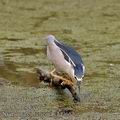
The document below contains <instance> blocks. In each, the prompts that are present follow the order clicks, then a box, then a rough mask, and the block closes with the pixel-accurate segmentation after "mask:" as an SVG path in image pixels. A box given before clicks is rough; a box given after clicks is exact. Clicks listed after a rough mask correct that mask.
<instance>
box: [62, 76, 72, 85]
mask: <svg viewBox="0 0 120 120" xmlns="http://www.w3.org/2000/svg"><path fill="white" fill-rule="evenodd" d="M61 85H62V86H66V85H68V86H73V82H71V81H70V80H67V79H66V80H65V78H64V79H63V82H62V83H61Z"/></svg>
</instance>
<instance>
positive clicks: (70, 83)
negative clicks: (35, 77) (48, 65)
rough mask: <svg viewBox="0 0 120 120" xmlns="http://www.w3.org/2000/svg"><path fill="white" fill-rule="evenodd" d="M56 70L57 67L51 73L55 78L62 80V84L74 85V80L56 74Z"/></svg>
mask: <svg viewBox="0 0 120 120" xmlns="http://www.w3.org/2000/svg"><path fill="white" fill-rule="evenodd" d="M54 72H55V69H54V70H52V71H51V73H50V74H51V76H52V77H54V78H57V79H60V80H62V83H61V85H62V86H65V85H72V86H73V82H72V81H70V80H68V79H66V78H64V77H61V76H59V75H56V74H54Z"/></svg>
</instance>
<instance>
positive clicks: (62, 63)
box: [47, 43, 73, 76]
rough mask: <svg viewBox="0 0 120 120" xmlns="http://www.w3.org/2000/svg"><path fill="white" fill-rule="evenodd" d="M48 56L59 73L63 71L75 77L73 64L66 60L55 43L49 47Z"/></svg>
mask: <svg viewBox="0 0 120 120" xmlns="http://www.w3.org/2000/svg"><path fill="white" fill-rule="evenodd" d="M47 56H48V58H49V59H50V60H51V62H52V63H53V64H54V65H55V67H56V69H57V70H58V71H63V72H66V73H68V74H69V75H70V76H71V75H72V76H73V69H72V66H71V64H70V63H68V62H67V61H66V60H65V59H64V56H63V53H62V52H61V50H60V49H59V47H58V46H57V45H56V44H55V43H52V44H49V45H48V46H47Z"/></svg>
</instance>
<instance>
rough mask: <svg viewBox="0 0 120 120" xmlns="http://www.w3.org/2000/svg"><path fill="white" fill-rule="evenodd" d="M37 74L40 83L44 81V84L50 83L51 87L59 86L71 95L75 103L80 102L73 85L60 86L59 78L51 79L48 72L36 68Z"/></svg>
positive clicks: (60, 80)
mask: <svg viewBox="0 0 120 120" xmlns="http://www.w3.org/2000/svg"><path fill="white" fill-rule="evenodd" d="M37 73H38V75H39V80H41V81H44V82H46V83H51V84H52V85H54V86H61V87H62V88H67V89H68V90H69V91H70V93H71V94H72V96H73V98H74V101H76V102H79V101H80V98H79V96H78V95H77V93H76V91H75V88H74V86H73V85H70V84H68V85H67V84H65V85H62V84H61V83H62V82H63V80H62V79H59V78H53V77H52V76H51V75H50V72H48V71H46V70H43V69H40V68H38V69H37Z"/></svg>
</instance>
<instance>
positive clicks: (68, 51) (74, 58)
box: [55, 40, 83, 66]
mask: <svg viewBox="0 0 120 120" xmlns="http://www.w3.org/2000/svg"><path fill="white" fill-rule="evenodd" d="M55 44H56V45H57V46H58V47H60V49H61V50H62V52H63V53H64V57H65V58H66V60H67V61H68V60H69V62H71V63H72V64H73V66H76V65H77V66H79V65H81V64H83V61H82V59H81V57H80V55H79V54H78V53H77V52H76V51H75V50H74V49H73V48H71V47H69V46H67V45H65V44H64V43H62V42H59V41H57V40H55Z"/></svg>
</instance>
